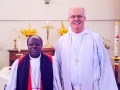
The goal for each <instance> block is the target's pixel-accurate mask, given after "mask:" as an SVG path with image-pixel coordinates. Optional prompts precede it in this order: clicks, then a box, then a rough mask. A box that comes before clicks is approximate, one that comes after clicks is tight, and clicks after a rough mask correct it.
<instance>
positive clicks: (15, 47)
mask: <svg viewBox="0 0 120 90" xmlns="http://www.w3.org/2000/svg"><path fill="white" fill-rule="evenodd" d="M14 49H17V45H16V39H14Z"/></svg>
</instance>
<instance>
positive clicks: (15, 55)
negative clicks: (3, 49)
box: [8, 48, 55, 66]
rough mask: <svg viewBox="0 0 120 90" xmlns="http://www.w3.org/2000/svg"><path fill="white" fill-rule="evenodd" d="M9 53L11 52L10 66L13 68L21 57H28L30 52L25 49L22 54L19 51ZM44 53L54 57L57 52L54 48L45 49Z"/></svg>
mask: <svg viewBox="0 0 120 90" xmlns="http://www.w3.org/2000/svg"><path fill="white" fill-rule="evenodd" d="M8 52H9V65H10V66H11V65H12V64H13V62H14V61H15V60H16V59H18V58H19V56H20V55H26V54H27V53H28V50H26V49H24V50H21V52H18V50H15V49H11V50H8ZM42 52H43V53H44V54H49V55H52V56H53V55H54V52H55V50H54V48H43V49H42Z"/></svg>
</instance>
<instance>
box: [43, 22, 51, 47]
mask: <svg viewBox="0 0 120 90" xmlns="http://www.w3.org/2000/svg"><path fill="white" fill-rule="evenodd" d="M42 28H45V29H47V44H46V45H45V46H44V48H52V46H51V45H50V44H49V29H50V28H53V26H50V25H49V21H46V25H44V26H42Z"/></svg>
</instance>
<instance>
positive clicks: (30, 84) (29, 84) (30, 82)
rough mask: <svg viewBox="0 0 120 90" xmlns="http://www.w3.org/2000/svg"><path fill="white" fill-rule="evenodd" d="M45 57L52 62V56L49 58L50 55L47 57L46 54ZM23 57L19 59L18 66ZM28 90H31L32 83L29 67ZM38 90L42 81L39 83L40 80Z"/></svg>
mask: <svg viewBox="0 0 120 90" xmlns="http://www.w3.org/2000/svg"><path fill="white" fill-rule="evenodd" d="M46 55H47V56H48V57H49V59H50V60H51V62H52V56H51V55H48V54H46ZM23 57H24V55H23V56H21V57H20V58H19V61H18V65H19V64H20V62H21V61H22V58H23ZM28 90H32V81H31V74H30V65H29V76H28ZM40 90H42V81H41V80H40Z"/></svg>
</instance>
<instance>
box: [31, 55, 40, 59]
mask: <svg viewBox="0 0 120 90" xmlns="http://www.w3.org/2000/svg"><path fill="white" fill-rule="evenodd" d="M29 56H30V54H29ZM40 57H41V54H40V56H39V57H37V58H33V57H31V56H30V60H38V59H39V60H40Z"/></svg>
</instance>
